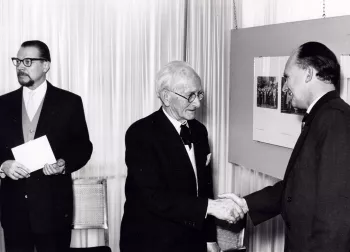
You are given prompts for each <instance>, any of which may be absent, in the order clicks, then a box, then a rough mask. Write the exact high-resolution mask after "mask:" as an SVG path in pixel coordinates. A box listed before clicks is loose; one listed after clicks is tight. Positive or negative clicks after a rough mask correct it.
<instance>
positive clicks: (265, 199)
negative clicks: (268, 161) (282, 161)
mask: <svg viewBox="0 0 350 252" xmlns="http://www.w3.org/2000/svg"><path fill="white" fill-rule="evenodd" d="M349 181H350V106H349V105H348V104H346V103H345V102H344V101H343V100H342V99H341V98H340V97H339V95H338V94H337V93H336V92H335V91H332V92H329V93H327V94H326V95H324V96H323V97H322V98H321V99H320V100H319V101H318V102H317V103H316V104H315V106H314V107H313V108H312V110H311V112H310V115H309V116H308V118H307V121H306V124H305V126H304V129H303V130H302V132H301V134H300V136H299V139H298V141H297V143H296V145H295V148H294V150H293V152H292V155H291V158H290V160H289V163H288V167H287V170H286V173H285V176H284V179H283V180H282V181H281V182H278V183H276V184H275V185H274V186H270V187H267V188H265V189H263V190H261V191H258V192H255V193H253V194H251V195H248V196H246V197H245V199H246V201H247V204H248V207H249V215H250V217H251V219H252V221H253V222H254V224H255V225H257V224H259V223H261V222H263V221H265V220H267V219H270V218H272V217H274V216H276V215H278V214H282V217H283V219H284V221H285V223H286V227H287V228H286V246H285V250H286V251H295V252H306V251H318V252H322V251H325V252H326V251H327V252H329V251H337V252H342V251H344V252H345V251H350V217H349V213H350V183H349Z"/></svg>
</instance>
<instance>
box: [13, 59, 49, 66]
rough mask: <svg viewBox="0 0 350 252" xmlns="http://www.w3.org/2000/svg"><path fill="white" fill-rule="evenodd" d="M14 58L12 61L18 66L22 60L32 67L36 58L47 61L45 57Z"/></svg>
mask: <svg viewBox="0 0 350 252" xmlns="http://www.w3.org/2000/svg"><path fill="white" fill-rule="evenodd" d="M11 59H12V63H13V64H14V65H15V66H16V67H18V66H19V65H20V64H21V62H23V65H24V66H26V67H30V66H31V65H32V64H33V61H35V60H41V61H47V59H44V58H24V59H22V60H21V59H19V58H11Z"/></svg>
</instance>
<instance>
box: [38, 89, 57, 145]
mask: <svg viewBox="0 0 350 252" xmlns="http://www.w3.org/2000/svg"><path fill="white" fill-rule="evenodd" d="M56 104H57V98H56V90H55V87H54V86H52V85H51V83H49V82H47V90H46V94H45V97H44V101H43V106H42V109H41V113H40V117H39V121H38V126H37V129H36V132H35V138H38V137H40V136H43V135H46V134H48V133H49V131H50V125H52V122H53V121H54V120H55V115H56V113H57V106H56Z"/></svg>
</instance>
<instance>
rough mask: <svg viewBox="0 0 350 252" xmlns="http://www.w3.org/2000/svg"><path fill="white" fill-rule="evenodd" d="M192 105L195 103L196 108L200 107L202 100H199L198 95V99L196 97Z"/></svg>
mask: <svg viewBox="0 0 350 252" xmlns="http://www.w3.org/2000/svg"><path fill="white" fill-rule="evenodd" d="M192 105H194V106H195V107H196V108H199V107H200V106H201V101H200V100H199V98H198V96H196V99H194V101H193V102H192Z"/></svg>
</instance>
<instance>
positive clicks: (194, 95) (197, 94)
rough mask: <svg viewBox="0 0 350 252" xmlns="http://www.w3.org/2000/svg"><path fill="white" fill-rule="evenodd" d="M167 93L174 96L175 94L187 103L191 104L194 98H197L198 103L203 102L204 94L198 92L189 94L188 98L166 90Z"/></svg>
mask: <svg viewBox="0 0 350 252" xmlns="http://www.w3.org/2000/svg"><path fill="white" fill-rule="evenodd" d="M168 91H170V92H172V93H174V94H177V95H178V96H181V97H182V98H184V99H186V100H187V101H188V103H192V102H193V101H194V100H195V99H196V97H198V100H200V101H201V100H203V98H204V92H203V91H199V92H198V93H191V94H190V95H189V96H188V97H185V96H183V95H180V94H178V93H176V92H174V91H171V90H168Z"/></svg>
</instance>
